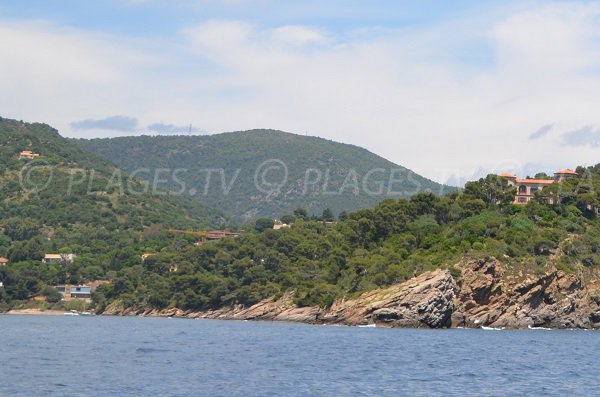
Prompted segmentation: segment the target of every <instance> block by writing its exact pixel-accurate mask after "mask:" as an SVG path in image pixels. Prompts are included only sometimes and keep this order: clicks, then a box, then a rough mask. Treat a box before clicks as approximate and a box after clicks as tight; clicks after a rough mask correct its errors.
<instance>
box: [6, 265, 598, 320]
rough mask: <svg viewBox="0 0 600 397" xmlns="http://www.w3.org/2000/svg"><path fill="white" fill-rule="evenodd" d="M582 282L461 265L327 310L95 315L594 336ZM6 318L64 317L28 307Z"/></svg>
mask: <svg viewBox="0 0 600 397" xmlns="http://www.w3.org/2000/svg"><path fill="white" fill-rule="evenodd" d="M585 279H586V278H585V277H584V276H583V275H581V274H565V273H564V272H562V271H560V270H557V269H556V268H553V267H548V268H547V269H546V271H545V272H543V273H542V272H540V273H538V274H536V275H532V274H522V273H520V272H518V273H515V272H511V269H510V268H508V267H507V266H506V265H503V264H502V263H500V262H499V261H498V260H496V259H494V258H487V259H479V260H473V259H466V260H465V261H463V262H461V263H459V264H457V265H455V267H453V268H452V270H444V269H438V270H433V271H429V272H425V273H422V274H420V275H418V276H416V277H413V278H411V279H409V280H407V281H405V282H403V283H399V284H395V285H392V286H389V287H387V288H381V289H375V290H371V291H368V292H365V293H363V294H361V295H360V296H356V297H351V298H345V299H337V300H335V301H334V302H333V303H332V305H331V306H330V307H327V308H322V307H316V306H307V307H299V306H297V305H295V304H294V291H287V292H286V293H284V294H283V296H281V297H279V298H268V299H264V300H262V301H260V302H258V303H256V304H254V305H252V306H249V307H244V306H242V305H234V306H226V307H221V308H218V309H212V310H199V311H198V310H183V309H180V308H164V309H156V308H148V307H125V306H124V305H123V303H122V302H121V301H119V300H117V301H114V302H112V303H111V304H109V305H108V306H107V307H105V308H104V309H103V310H102V311H100V312H97V313H96V314H98V315H103V316H137V317H175V318H185V319H213V320H241V321H278V322H294V323H304V324H315V325H343V326H358V327H380V328H435V329H442V328H472V329H477V328H481V329H484V330H488V329H489V330H498V329H585V330H600V286H599V285H597V284H596V283H595V282H588V283H586V282H585ZM593 279H594V280H595V279H597V278H596V277H594V278H593ZM5 314H24V315H64V312H63V311H60V310H41V309H35V308H29V309H15V310H10V311H8V312H6V313H5Z"/></svg>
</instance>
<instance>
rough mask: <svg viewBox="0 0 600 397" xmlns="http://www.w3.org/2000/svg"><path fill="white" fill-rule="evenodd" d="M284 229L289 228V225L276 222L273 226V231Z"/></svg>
mask: <svg viewBox="0 0 600 397" xmlns="http://www.w3.org/2000/svg"><path fill="white" fill-rule="evenodd" d="M286 227H290V225H288V224H287V223H281V222H278V223H277V222H276V223H275V224H274V225H273V229H274V230H279V229H285V228H286Z"/></svg>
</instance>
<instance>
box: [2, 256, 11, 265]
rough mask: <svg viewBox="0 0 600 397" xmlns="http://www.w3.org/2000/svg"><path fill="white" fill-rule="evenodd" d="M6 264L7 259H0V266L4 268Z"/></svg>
mask: <svg viewBox="0 0 600 397" xmlns="http://www.w3.org/2000/svg"><path fill="white" fill-rule="evenodd" d="M8 262H10V261H9V260H8V259H6V258H4V257H0V266H6V264H7V263H8Z"/></svg>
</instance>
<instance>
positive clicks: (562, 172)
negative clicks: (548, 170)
mask: <svg viewBox="0 0 600 397" xmlns="http://www.w3.org/2000/svg"><path fill="white" fill-rule="evenodd" d="M556 174H568V175H579V174H578V173H576V172H575V171H573V170H570V169H568V168H565V169H564V170H560V171H556V172H555V173H554V175H556Z"/></svg>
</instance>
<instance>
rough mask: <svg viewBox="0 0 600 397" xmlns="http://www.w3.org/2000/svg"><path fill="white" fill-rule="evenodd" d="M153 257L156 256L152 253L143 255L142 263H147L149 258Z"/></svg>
mask: <svg viewBox="0 0 600 397" xmlns="http://www.w3.org/2000/svg"><path fill="white" fill-rule="evenodd" d="M152 255H154V254H151V253H150V252H146V253H144V254H142V262H143V261H145V260H146V259H147V258H149V257H151V256H152Z"/></svg>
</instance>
